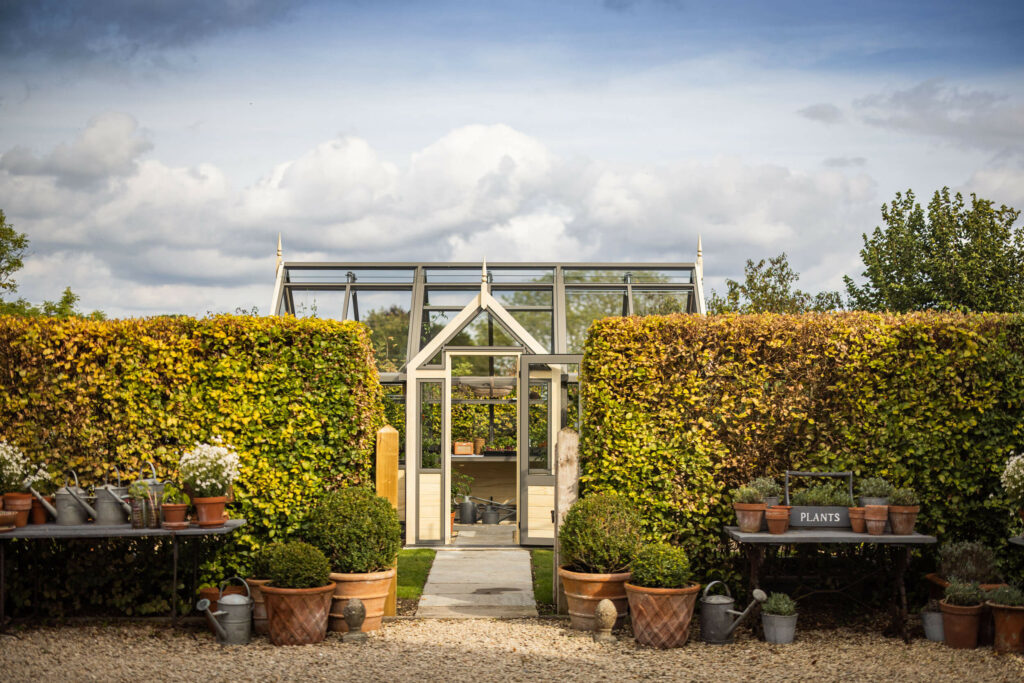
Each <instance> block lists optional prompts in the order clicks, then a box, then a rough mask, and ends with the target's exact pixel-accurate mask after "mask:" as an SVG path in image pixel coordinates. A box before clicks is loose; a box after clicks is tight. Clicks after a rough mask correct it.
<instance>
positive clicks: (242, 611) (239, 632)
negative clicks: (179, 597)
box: [196, 576, 254, 645]
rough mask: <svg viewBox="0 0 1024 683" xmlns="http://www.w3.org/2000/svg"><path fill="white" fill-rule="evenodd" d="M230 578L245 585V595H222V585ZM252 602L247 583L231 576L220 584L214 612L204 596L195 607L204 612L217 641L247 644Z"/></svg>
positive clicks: (226, 583) (250, 627)
mask: <svg viewBox="0 0 1024 683" xmlns="http://www.w3.org/2000/svg"><path fill="white" fill-rule="evenodd" d="M232 580H236V581H239V582H240V583H242V585H244V586H245V596H241V595H238V594H237V593H229V594H228V595H224V586H226V585H228V583H229V582H230V581H232ZM253 604H254V603H253V601H252V595H251V594H250V593H249V584H247V583H246V582H245V581H243V580H242V579H240V578H238V577H237V576H232V577H231V578H230V579H228V580H227V581H225V582H224V583H222V584H221V585H220V595H219V596H218V597H217V607H218V609H217V611H216V612H211V611H210V601H209V600H207V599H205V598H204V599H202V600H200V601H199V602H197V603H196V609H197V610H199V611H200V612H205V613H206V619H207V621H209V622H210V625H211V626H212V627H213V630H214V631H215V632H216V633H217V642H218V643H223V644H224V645H248V644H249V638H250V631H251V629H252V609H253Z"/></svg>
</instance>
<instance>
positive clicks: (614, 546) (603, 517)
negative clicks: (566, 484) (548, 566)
mask: <svg viewBox="0 0 1024 683" xmlns="http://www.w3.org/2000/svg"><path fill="white" fill-rule="evenodd" d="M641 532H642V529H641V519H640V513H639V512H637V510H636V508H635V507H633V505H632V503H630V502H629V501H628V500H626V499H625V498H623V497H621V496H618V495H616V494H613V493H591V494H589V495H587V496H585V497H583V498H580V499H579V500H577V501H576V502H575V503H573V504H572V506H571V507H570V508H569V511H568V512H567V513H566V515H565V521H563V522H562V524H561V526H560V527H559V530H558V547H559V553H560V555H561V561H562V563H563V564H562V566H560V567H559V568H558V577H559V579H561V581H562V585H563V586H564V588H565V597H566V600H567V602H568V603H569V619H570V624H571V626H572V628H574V629H578V630H581V631H592V630H594V609H595V608H596V607H597V603H599V602H600V601H601V600H603V599H604V598H608V599H609V600H611V601H612V602H613V603H615V609H616V611H617V612H618V618H617V619H616V620H615V627H616V628H618V627H621V626H622V622H623V621H624V620H625V618H626V613H627V611H628V609H629V603H628V599H627V597H626V581H628V580H629V577H630V571H629V568H630V563H631V562H632V560H633V557H634V556H635V555H636V552H637V550H638V549H639V547H640V534H641Z"/></svg>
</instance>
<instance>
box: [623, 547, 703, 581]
mask: <svg viewBox="0 0 1024 683" xmlns="http://www.w3.org/2000/svg"><path fill="white" fill-rule="evenodd" d="M632 571H633V576H632V578H630V580H629V582H630V583H632V584H634V585H637V586H646V587H647V588H685V587H687V586H689V585H690V582H691V581H693V572H692V571H691V570H690V558H689V557H687V555H686V551H685V550H683V549H682V548H680V547H678V546H674V545H671V544H669V543H645V544H644V545H642V546H640V550H639V552H637V554H636V558H635V559H634V560H633V565H632Z"/></svg>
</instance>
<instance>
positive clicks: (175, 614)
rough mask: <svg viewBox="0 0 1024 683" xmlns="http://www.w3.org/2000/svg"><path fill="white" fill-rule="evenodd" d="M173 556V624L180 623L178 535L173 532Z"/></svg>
mask: <svg viewBox="0 0 1024 683" xmlns="http://www.w3.org/2000/svg"><path fill="white" fill-rule="evenodd" d="M171 556H172V557H173V558H174V560H173V562H174V571H173V573H172V579H171V624H172V625H174V626H177V625H178V535H177V534H171Z"/></svg>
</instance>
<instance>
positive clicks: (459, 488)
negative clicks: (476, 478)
mask: <svg viewBox="0 0 1024 683" xmlns="http://www.w3.org/2000/svg"><path fill="white" fill-rule="evenodd" d="M472 491H473V477H471V476H469V475H468V474H466V473H464V472H459V471H458V470H456V469H452V504H453V505H454V504H455V498H456V497H464V496H468V495H469V494H470V493H471V492H472Z"/></svg>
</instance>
